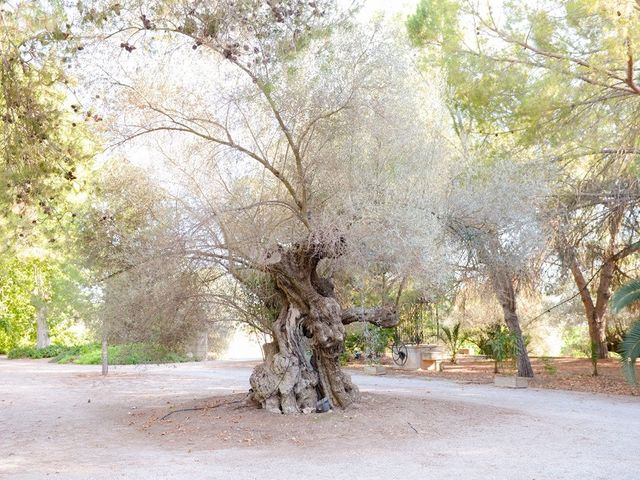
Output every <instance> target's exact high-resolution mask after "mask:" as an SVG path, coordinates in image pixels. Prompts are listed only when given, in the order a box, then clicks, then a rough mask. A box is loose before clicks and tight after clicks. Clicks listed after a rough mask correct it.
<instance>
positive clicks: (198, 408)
mask: <svg viewBox="0 0 640 480" xmlns="http://www.w3.org/2000/svg"><path fill="white" fill-rule="evenodd" d="M243 401H244V400H234V401H232V402H222V403H218V404H217V405H213V406H211V407H208V406H207V407H192V408H181V409H179V410H173V411H172V412H169V413H167V414H166V415H165V416H164V417H162V418H161V419H160V420H164V419H166V418H167V417H169V416H170V415H173V414H174V413H179V412H194V411H197V410H212V409H214V408H218V407H221V406H223V405H232V404H234V403H242V402H243Z"/></svg>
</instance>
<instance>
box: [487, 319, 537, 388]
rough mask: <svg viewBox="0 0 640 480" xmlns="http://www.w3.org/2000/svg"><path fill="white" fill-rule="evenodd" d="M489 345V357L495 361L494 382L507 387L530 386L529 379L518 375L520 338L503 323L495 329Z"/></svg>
mask: <svg viewBox="0 0 640 480" xmlns="http://www.w3.org/2000/svg"><path fill="white" fill-rule="evenodd" d="M487 345H488V347H489V348H488V350H489V351H488V353H489V357H490V358H492V359H493V362H494V364H493V365H494V367H493V371H494V373H495V377H494V384H495V385H496V386H498V387H507V388H526V387H528V386H529V379H528V378H526V377H519V376H518V375H517V368H516V357H517V355H518V340H517V338H516V336H515V335H514V334H513V333H511V332H510V331H509V330H508V329H507V328H506V327H504V326H503V325H501V326H500V328H497V329H496V330H495V332H494V333H493V335H492V337H491V338H490V339H489V340H488V342H487Z"/></svg>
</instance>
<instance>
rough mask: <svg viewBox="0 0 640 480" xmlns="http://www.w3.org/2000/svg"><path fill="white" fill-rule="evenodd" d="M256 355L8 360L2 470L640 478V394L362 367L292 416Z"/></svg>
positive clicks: (83, 475) (62, 474) (18, 474)
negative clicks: (104, 363) (185, 360)
mask: <svg viewBox="0 0 640 480" xmlns="http://www.w3.org/2000/svg"><path fill="white" fill-rule="evenodd" d="M249 367H250V364H247V363H236V364H229V363H223V362H205V363H189V364H180V365H163V366H141V367H133V366H127V367H118V368H112V370H111V373H110V374H109V376H108V377H107V378H103V377H101V376H100V374H99V367H94V366H77V365H55V364H50V363H47V362H46V361H41V360H20V361H9V360H6V359H3V358H0V427H1V428H0V432H1V435H0V478H2V479H5V478H6V479H12V480H13V479H17V480H24V479H41V478H54V479H64V480H67V479H70V480H75V479H96V480H102V479H121V478H124V479H136V480H145V479H165V478H166V479H171V480H183V479H184V480H186V479H189V480H192V479H195V480H198V479H229V478H239V479H254V478H255V479H258V478H259V479H270V478H276V477H277V478H279V479H284V480H287V479H305V478H314V477H315V478H332V480H333V479H335V480H339V479H350V480H351V479H354V478H368V479H382V478H385V479H387V478H393V479H396V478H398V479H401V480H405V479H408V480H412V479H421V480H424V479H441V478H465V479H471V480H473V479H482V480H486V479H509V480H518V479H523V480H524V479H526V480H533V479H536V480H545V479H549V480H551V479H553V480H555V479H563V480H573V479H576V480H577V479H582V478H587V477H588V478H592V479H605V478H606V479H608V478H611V477H615V478H617V479H621V480H632V479H637V478H638V474H637V469H638V465H637V461H636V459H635V456H634V455H633V451H634V449H635V445H636V443H637V432H638V431H639V430H640V415H638V414H639V413H640V399H638V398H637V397H624V396H609V395H600V394H584V393H576V392H561V391H551V390H542V389H537V388H530V389H527V390H505V389H498V388H496V387H493V386H491V385H484V384H470V383H456V382H452V381H449V380H440V379H433V378H417V377H407V376H402V377H396V376H391V375H387V376H383V377H372V376H364V375H359V374H357V372H354V373H355V375H354V381H355V382H356V383H357V384H358V385H360V388H361V391H362V392H363V399H362V401H361V402H360V403H359V404H358V405H357V406H356V407H354V408H351V409H348V410H346V411H336V412H331V413H326V414H311V415H297V416H288V417H284V416H281V415H274V414H269V413H267V412H264V411H261V410H254V409H249V408H246V407H244V406H243V404H242V399H243V398H244V396H245V392H246V389H247V385H248V376H249V374H250V372H251V370H250V368H249ZM189 409H193V410H189Z"/></svg>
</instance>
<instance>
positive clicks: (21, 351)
mask: <svg viewBox="0 0 640 480" xmlns="http://www.w3.org/2000/svg"><path fill="white" fill-rule="evenodd" d="M7 357H8V358H10V359H16V358H51V362H53V363H76V364H79V365H99V364H100V363H102V349H101V346H100V344H98V343H89V344H85V345H74V346H69V347H65V346H62V345H51V346H50V347H46V348H35V347H19V348H14V349H13V350H10V351H9V353H8V355H7ZM187 361H189V358H187V357H186V356H185V355H181V354H178V353H176V352H172V351H170V350H168V349H166V348H164V347H162V346H159V345H151V344H146V343H128V344H124V345H110V346H109V365H138V364H145V363H179V362H187Z"/></svg>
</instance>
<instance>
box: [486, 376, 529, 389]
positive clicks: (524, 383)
mask: <svg viewBox="0 0 640 480" xmlns="http://www.w3.org/2000/svg"><path fill="white" fill-rule="evenodd" d="M493 384H494V385H495V386H496V387H502V388H527V387H528V386H529V379H528V378H527V377H518V376H516V375H496V376H495V378H494V380H493Z"/></svg>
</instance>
